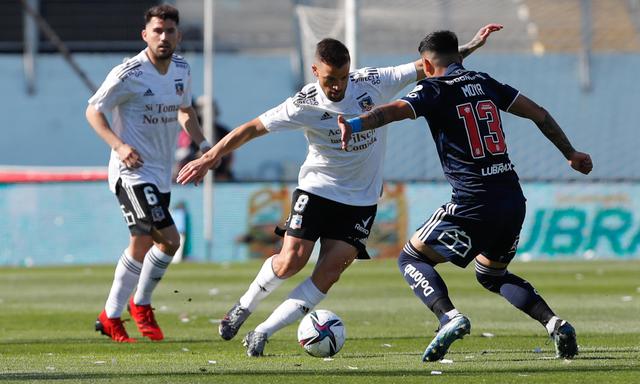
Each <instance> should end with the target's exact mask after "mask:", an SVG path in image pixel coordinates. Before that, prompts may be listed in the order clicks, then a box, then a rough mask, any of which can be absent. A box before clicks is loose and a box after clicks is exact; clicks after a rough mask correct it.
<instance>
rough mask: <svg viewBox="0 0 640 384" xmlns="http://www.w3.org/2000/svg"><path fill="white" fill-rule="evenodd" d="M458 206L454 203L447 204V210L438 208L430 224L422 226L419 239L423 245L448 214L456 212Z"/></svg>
mask: <svg viewBox="0 0 640 384" xmlns="http://www.w3.org/2000/svg"><path fill="white" fill-rule="evenodd" d="M456 207H457V205H456V204H452V203H447V204H446V205H445V209H442V208H438V210H436V212H435V213H434V214H433V215H432V216H431V218H430V219H429V221H428V222H426V223H425V225H423V226H422V229H421V232H420V234H419V235H418V238H419V239H420V241H422V242H423V243H424V242H426V241H427V238H428V237H429V235H430V234H431V232H433V230H434V229H435V228H436V227H437V226H438V224H440V223H441V222H442V219H444V217H445V216H446V215H447V214H448V215H453V214H454V212H455V210H456Z"/></svg>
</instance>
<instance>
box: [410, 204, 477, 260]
mask: <svg viewBox="0 0 640 384" xmlns="http://www.w3.org/2000/svg"><path fill="white" fill-rule="evenodd" d="M476 211H477V209H476V208H475V207H473V206H464V205H459V204H453V203H447V204H445V205H443V206H442V207H440V208H438V209H437V210H436V211H435V212H434V213H433V214H432V215H431V217H430V218H429V219H428V220H427V221H425V222H424V224H422V225H421V226H420V227H419V228H418V230H417V231H416V232H415V234H414V235H413V237H412V238H411V243H412V244H413V245H414V246H416V245H419V246H420V247H417V248H418V250H420V251H421V252H423V253H424V254H425V255H426V256H427V257H429V258H430V259H432V261H434V262H436V263H441V262H445V261H449V262H451V263H453V264H455V265H457V266H460V267H462V268H464V267H466V266H467V265H468V264H469V263H470V262H471V261H472V260H473V258H474V257H475V256H476V255H477V254H478V253H480V250H481V249H482V246H481V244H478V243H482V241H481V240H482V238H481V237H479V236H477V235H476V233H477V230H478V226H479V225H481V223H480V221H479V220H478V218H477V217H476Z"/></svg>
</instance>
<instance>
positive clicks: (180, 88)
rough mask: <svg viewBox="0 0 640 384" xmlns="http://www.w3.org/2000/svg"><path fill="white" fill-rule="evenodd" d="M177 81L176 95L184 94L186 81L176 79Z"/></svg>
mask: <svg viewBox="0 0 640 384" xmlns="http://www.w3.org/2000/svg"><path fill="white" fill-rule="evenodd" d="M175 82H176V83H175V85H176V95H178V96H182V95H183V94H184V83H183V82H182V79H176V80H175Z"/></svg>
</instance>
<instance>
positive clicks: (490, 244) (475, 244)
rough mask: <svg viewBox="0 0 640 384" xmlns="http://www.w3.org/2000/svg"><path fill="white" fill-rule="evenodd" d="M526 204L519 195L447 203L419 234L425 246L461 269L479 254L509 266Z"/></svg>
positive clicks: (425, 224) (518, 236) (418, 231)
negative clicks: (484, 200) (485, 200)
mask: <svg viewBox="0 0 640 384" xmlns="http://www.w3.org/2000/svg"><path fill="white" fill-rule="evenodd" d="M525 202H526V200H525V198H524V196H522V195H519V196H518V195H516V196H512V197H505V198H501V199H495V200H492V201H491V202H467V203H447V204H445V205H443V206H442V207H440V208H438V209H437V210H436V211H435V212H434V213H433V215H431V218H429V220H427V221H426V222H425V223H424V224H423V225H422V226H420V228H418V230H417V232H416V233H417V234H418V236H419V238H420V240H421V241H422V242H423V243H424V244H426V245H428V246H429V247H430V248H431V249H433V250H434V251H436V252H437V253H439V254H440V255H442V256H443V257H444V258H446V259H447V261H450V262H452V263H453V264H455V265H457V266H460V267H462V268H464V267H466V266H467V265H468V264H469V263H470V262H471V261H472V260H473V259H474V258H475V257H476V256H477V255H478V254H482V255H484V256H486V257H487V258H488V259H489V260H492V261H496V262H500V263H509V262H510V261H511V260H512V259H513V258H514V256H515V254H516V249H517V247H518V240H519V238H520V230H521V229H522V222H523V221H524V216H525V212H526V206H525V205H526V204H525Z"/></svg>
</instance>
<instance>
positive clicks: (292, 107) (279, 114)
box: [258, 97, 303, 132]
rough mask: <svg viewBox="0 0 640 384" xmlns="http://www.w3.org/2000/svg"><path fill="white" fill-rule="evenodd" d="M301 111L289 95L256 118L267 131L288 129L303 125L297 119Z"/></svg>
mask: <svg viewBox="0 0 640 384" xmlns="http://www.w3.org/2000/svg"><path fill="white" fill-rule="evenodd" d="M301 111H302V109H301V107H299V106H297V105H296V104H294V102H293V98H291V97H290V98H288V99H287V100H285V101H284V102H283V103H282V104H280V105H278V106H277V107H275V108H272V109H270V110H268V111H266V112H265V113H263V114H262V115H260V116H258V118H259V119H260V121H261V122H262V124H263V125H264V127H265V128H266V129H267V130H268V131H269V132H278V131H290V130H294V129H299V128H302V127H303V124H302V122H301V121H300V119H299V117H300V113H301Z"/></svg>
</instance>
